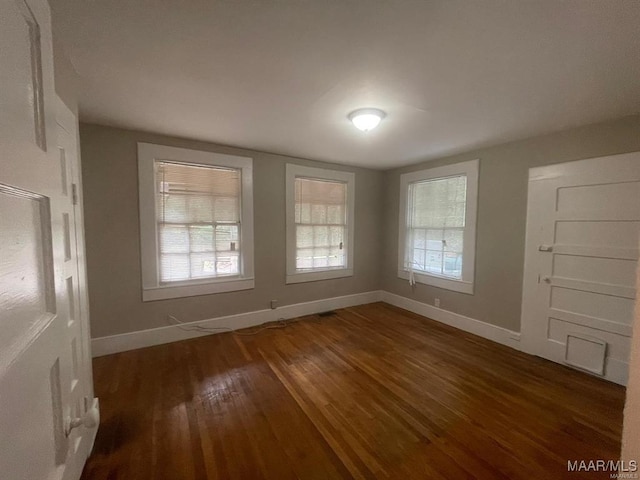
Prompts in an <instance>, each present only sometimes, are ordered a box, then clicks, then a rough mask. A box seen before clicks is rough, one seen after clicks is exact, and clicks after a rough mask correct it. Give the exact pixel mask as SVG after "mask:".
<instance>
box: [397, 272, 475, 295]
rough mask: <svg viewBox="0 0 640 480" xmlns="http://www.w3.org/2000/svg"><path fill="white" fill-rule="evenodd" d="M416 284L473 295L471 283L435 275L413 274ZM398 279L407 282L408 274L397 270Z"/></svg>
mask: <svg viewBox="0 0 640 480" xmlns="http://www.w3.org/2000/svg"><path fill="white" fill-rule="evenodd" d="M413 276H414V278H415V280H416V283H422V284H424V285H431V286H433V287H438V288H443V289H445V290H452V291H454V292H459V293H465V294H467V295H473V282H465V281H464V280H453V279H449V278H445V277H438V276H435V275H428V274H424V273H417V272H413ZM398 277H399V278H403V279H405V280H409V272H408V271H406V270H398Z"/></svg>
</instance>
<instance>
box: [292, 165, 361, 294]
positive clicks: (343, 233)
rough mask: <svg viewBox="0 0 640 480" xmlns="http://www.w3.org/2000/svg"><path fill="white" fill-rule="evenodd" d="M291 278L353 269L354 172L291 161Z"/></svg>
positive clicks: (329, 276)
mask: <svg viewBox="0 0 640 480" xmlns="http://www.w3.org/2000/svg"><path fill="white" fill-rule="evenodd" d="M285 177H286V226H287V232H286V233H287V245H286V247H287V248H286V251H287V276H286V282H287V283H300V282H312V281H316V280H328V279H332V278H341V277H350V276H352V275H353V258H354V251H353V250H354V249H353V245H354V243H353V239H354V222H355V174H354V173H352V172H345V171H340V170H327V169H324V168H314V167H306V166H302V165H295V164H287V167H286V175H285Z"/></svg>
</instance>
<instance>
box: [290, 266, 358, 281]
mask: <svg viewBox="0 0 640 480" xmlns="http://www.w3.org/2000/svg"><path fill="white" fill-rule="evenodd" d="M343 277H353V268H341V269H338V270H320V271H317V272H304V273H291V274H288V275H287V284H289V283H304V282H316V281H318V280H331V279H332V278H343Z"/></svg>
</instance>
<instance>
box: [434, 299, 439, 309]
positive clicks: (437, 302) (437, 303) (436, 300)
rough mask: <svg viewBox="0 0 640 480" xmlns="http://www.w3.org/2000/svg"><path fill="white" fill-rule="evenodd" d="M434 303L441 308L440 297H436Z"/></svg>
mask: <svg viewBox="0 0 640 480" xmlns="http://www.w3.org/2000/svg"><path fill="white" fill-rule="evenodd" d="M433 304H434V305H435V306H436V307H438V308H440V299H439V298H436V299H435V301H434V302H433Z"/></svg>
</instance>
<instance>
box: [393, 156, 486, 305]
mask: <svg viewBox="0 0 640 480" xmlns="http://www.w3.org/2000/svg"><path fill="white" fill-rule="evenodd" d="M478 164H479V161H478V160H473V161H470V162H462V163H458V164H453V165H447V166H444V167H437V168H432V169H427V170H421V171H418V172H411V173H407V174H404V175H401V176H400V228H399V232H400V235H399V244H398V245H399V249H398V276H399V277H400V278H405V279H408V280H410V281H415V282H419V283H424V284H427V285H433V286H437V287H441V288H445V289H448V290H454V291H458V292H461V293H468V294H473V281H474V268H475V236H476V231H475V230H476V213H477V195H478Z"/></svg>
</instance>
